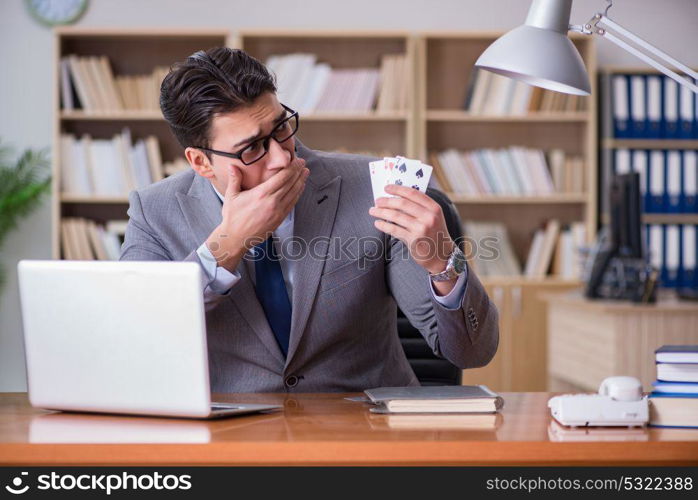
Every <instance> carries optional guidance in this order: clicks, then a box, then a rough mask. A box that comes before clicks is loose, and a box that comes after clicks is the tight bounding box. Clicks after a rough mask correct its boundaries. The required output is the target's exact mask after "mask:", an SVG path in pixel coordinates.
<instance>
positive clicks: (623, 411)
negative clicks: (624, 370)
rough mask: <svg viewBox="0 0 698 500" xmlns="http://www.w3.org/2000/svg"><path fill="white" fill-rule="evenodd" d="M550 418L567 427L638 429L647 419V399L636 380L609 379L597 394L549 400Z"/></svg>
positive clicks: (603, 383) (626, 378)
mask: <svg viewBox="0 0 698 500" xmlns="http://www.w3.org/2000/svg"><path fill="white" fill-rule="evenodd" d="M548 407H549V408H550V413H551V414H552V416H553V418H555V420H557V421H558V422H560V423H561V424H562V425H569V426H574V427H577V426H629V427H633V426H641V425H645V424H646V423H647V422H648V420H649V405H648V402H647V396H643V394H642V384H641V383H640V381H639V380H638V379H636V378H635V377H625V376H623V377H608V378H606V379H604V380H603V382H601V386H600V387H599V392H598V394H565V395H563V396H554V397H552V398H550V400H549V401H548Z"/></svg>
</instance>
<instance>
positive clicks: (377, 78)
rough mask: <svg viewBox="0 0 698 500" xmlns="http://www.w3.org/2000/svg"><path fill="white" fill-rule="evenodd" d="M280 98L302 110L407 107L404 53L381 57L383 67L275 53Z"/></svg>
mask: <svg viewBox="0 0 698 500" xmlns="http://www.w3.org/2000/svg"><path fill="white" fill-rule="evenodd" d="M266 65H267V67H268V68H269V69H270V70H271V71H272V72H273V73H274V74H275V75H276V79H277V84H278V97H279V100H280V101H281V102H283V103H284V104H286V105H287V106H289V107H291V108H293V109H294V110H296V111H298V112H301V113H311V112H314V113H322V112H368V111H371V110H376V111H404V110H406V109H407V106H408V86H409V81H410V78H409V74H408V66H407V65H408V61H407V56H406V55H405V54H386V55H383V56H382V57H381V65H380V69H377V68H342V69H334V68H332V67H330V65H329V64H327V63H323V62H318V60H317V56H316V55H315V54H303V53H295V54H286V55H272V56H270V57H269V58H268V59H267V61H266Z"/></svg>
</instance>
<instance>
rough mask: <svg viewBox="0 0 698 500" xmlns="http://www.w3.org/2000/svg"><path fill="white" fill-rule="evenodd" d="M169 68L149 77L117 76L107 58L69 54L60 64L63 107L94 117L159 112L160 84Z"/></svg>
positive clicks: (159, 68) (160, 68)
mask: <svg viewBox="0 0 698 500" xmlns="http://www.w3.org/2000/svg"><path fill="white" fill-rule="evenodd" d="M168 72H169V68H166V67H156V68H154V69H153V71H152V72H151V73H150V74H146V75H114V73H113V71H112V68H111V65H110V63H109V59H108V58H107V57H106V56H78V55H75V54H70V55H67V56H64V57H62V58H61V61H60V73H61V74H60V85H61V106H62V109H64V110H66V111H73V110H76V109H82V110H84V111H85V112H88V113H92V112H98V113H113V112H119V111H124V110H152V111H159V110H160V104H159V96H160V84H161V83H162V80H163V79H164V78H165V76H166V75H167V73H168Z"/></svg>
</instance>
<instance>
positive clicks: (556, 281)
mask: <svg viewBox="0 0 698 500" xmlns="http://www.w3.org/2000/svg"><path fill="white" fill-rule="evenodd" d="M478 278H480V281H482V284H483V285H485V286H486V287H490V286H506V285H513V286H526V285H529V286H539V285H551V286H561V287H570V286H583V285H584V282H583V281H581V280H577V279H566V278H560V277H558V276H554V275H550V276H545V277H543V278H527V277H525V276H478Z"/></svg>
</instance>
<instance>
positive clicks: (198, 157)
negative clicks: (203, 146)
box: [184, 148, 214, 179]
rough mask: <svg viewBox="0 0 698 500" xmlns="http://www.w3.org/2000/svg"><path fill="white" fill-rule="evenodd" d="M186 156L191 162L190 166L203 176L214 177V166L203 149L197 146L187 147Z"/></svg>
mask: <svg viewBox="0 0 698 500" xmlns="http://www.w3.org/2000/svg"><path fill="white" fill-rule="evenodd" d="M184 156H185V157H186V158H187V161H188V162H189V166H190V167H191V168H193V169H194V171H195V172H196V173H197V174H199V175H200V176H201V177H205V178H207V179H210V178H212V177H213V175H214V173H213V168H212V167H211V162H210V161H209V159H208V157H207V156H206V155H205V154H204V152H203V151H201V150H200V149H196V148H186V149H185V150H184Z"/></svg>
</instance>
